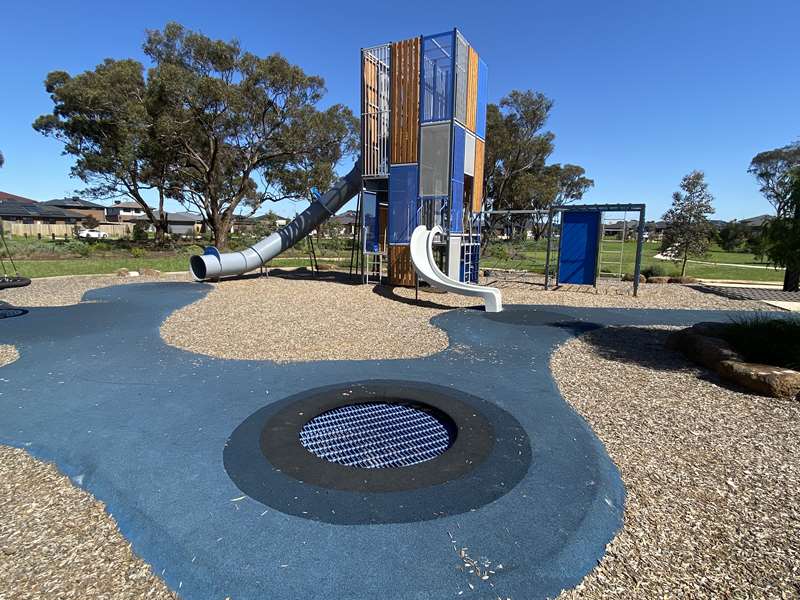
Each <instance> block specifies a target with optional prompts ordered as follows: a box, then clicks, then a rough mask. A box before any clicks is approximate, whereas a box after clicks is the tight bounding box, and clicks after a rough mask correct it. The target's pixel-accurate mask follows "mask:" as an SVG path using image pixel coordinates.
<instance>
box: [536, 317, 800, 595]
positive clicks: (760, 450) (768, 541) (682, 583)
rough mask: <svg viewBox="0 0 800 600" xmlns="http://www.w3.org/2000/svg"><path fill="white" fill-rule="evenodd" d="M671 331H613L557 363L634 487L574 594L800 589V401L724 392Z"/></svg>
mask: <svg viewBox="0 0 800 600" xmlns="http://www.w3.org/2000/svg"><path fill="white" fill-rule="evenodd" d="M665 338H666V331H664V330H663V329H638V328H609V329H603V330H600V331H596V332H593V333H590V334H587V335H585V336H583V337H582V338H579V339H576V340H572V341H570V342H568V343H567V344H565V345H564V346H562V347H561V348H560V349H559V350H558V351H557V352H556V353H555V354H554V356H553V358H552V362H551V365H552V368H553V373H554V375H555V377H556V380H557V382H558V385H559V387H560V389H561V392H562V394H563V395H564V396H565V398H566V399H567V400H568V401H569V402H570V403H571V404H572V405H573V406H574V407H575V409H576V410H577V411H578V412H579V413H580V414H581V415H583V416H584V418H586V420H587V421H588V422H589V424H590V425H591V426H592V428H593V429H594V431H595V432H596V433H597V435H598V436H599V437H600V439H601V440H603V442H604V443H605V444H606V448H607V450H608V452H609V454H610V456H611V458H612V459H613V460H614V462H615V463H616V464H617V465H618V467H619V469H620V472H621V473H622V479H623V480H624V482H625V485H626V487H627V492H628V495H627V502H626V512H625V525H624V528H623V530H622V531H621V532H620V533H619V534H618V535H617V537H616V538H615V539H614V540H613V541H612V542H611V544H610V545H609V547H608V553H607V555H606V556H605V558H603V560H602V561H601V562H600V564H599V566H598V567H597V568H596V569H595V570H594V571H593V572H592V573H591V574H590V575H589V576H587V577H586V578H585V579H584V581H583V583H582V584H581V585H580V586H579V587H578V588H576V589H574V590H572V591H569V592H565V593H564V594H562V598H582V599H583V598H648V599H649V598H667V597H670V598H798V597H800V450H799V449H798V445H799V444H800V404H798V403H795V402H786V401H778V400H775V399H771V398H764V397H760V396H752V395H748V394H745V393H741V392H739V391H733V390H730V389H727V388H725V387H721V386H720V385H719V383H718V382H717V381H716V380H715V379H714V378H713V377H712V376H711V375H710V374H709V373H708V372H707V371H700V370H698V369H697V368H695V367H694V366H692V365H691V364H689V363H688V362H687V361H686V360H685V359H684V358H683V357H682V356H680V355H678V354H675V353H673V352H670V351H668V350H666V349H665V348H664V340H665Z"/></svg>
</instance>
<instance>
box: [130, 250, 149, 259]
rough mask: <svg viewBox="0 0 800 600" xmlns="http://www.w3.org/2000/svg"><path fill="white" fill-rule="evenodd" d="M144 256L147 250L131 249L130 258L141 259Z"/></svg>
mask: <svg viewBox="0 0 800 600" xmlns="http://www.w3.org/2000/svg"><path fill="white" fill-rule="evenodd" d="M145 254H147V250H145V249H144V248H131V256H132V257H133V258H143V257H144V255H145Z"/></svg>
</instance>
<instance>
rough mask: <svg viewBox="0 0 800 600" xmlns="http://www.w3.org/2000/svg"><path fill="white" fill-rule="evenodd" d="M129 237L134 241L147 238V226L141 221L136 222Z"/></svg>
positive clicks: (142, 240) (141, 240)
mask: <svg viewBox="0 0 800 600" xmlns="http://www.w3.org/2000/svg"><path fill="white" fill-rule="evenodd" d="M131 237H132V239H133V241H134V242H144V241H146V240H147V228H146V227H145V226H144V224H143V223H136V224H135V225H134V226H133V232H132V233H131Z"/></svg>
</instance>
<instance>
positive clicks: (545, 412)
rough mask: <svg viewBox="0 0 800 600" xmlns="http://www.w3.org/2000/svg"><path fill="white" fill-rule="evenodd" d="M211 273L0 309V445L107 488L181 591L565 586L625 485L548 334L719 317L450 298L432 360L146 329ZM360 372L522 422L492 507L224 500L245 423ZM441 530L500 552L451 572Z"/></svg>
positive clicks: (268, 593)
mask: <svg viewBox="0 0 800 600" xmlns="http://www.w3.org/2000/svg"><path fill="white" fill-rule="evenodd" d="M208 289H210V288H209V287H208V286H206V285H202V284H190V283H186V284H184V283H160V284H131V285H124V286H118V287H111V288H105V289H100V290H94V291H91V292H89V293H87V294H86V296H85V298H84V302H83V303H81V304H78V305H75V306H68V307H54V308H32V309H30V312H29V313H28V314H27V315H23V316H20V317H15V318H9V319H3V320H1V321H0V342H2V343H11V344H14V345H16V346H17V347H18V349H19V352H20V355H21V356H20V359H19V360H18V361H17V362H15V363H13V364H11V365H8V366H6V367H3V368H2V369H0V442H2V443H5V444H10V445H13V446H17V447H23V448H26V449H27V450H28V451H30V452H31V453H32V454H33V455H34V456H37V457H39V458H42V459H46V460H51V461H53V462H54V463H55V464H56V465H57V466H58V468H59V469H61V470H62V471H63V472H64V473H66V474H67V475H69V476H70V477H71V478H72V479H73V481H74V482H75V483H77V484H78V485H80V486H82V487H84V488H85V489H87V490H89V491H90V492H91V493H92V494H94V495H95V496H96V497H97V498H99V499H100V500H102V501H103V502H105V503H106V505H107V508H108V511H109V512H110V513H112V514H113V515H114V517H115V518H116V520H117V522H118V523H119V527H120V529H121V531H122V533H123V534H124V535H125V536H126V537H127V538H128V539H129V540H130V541H131V542H132V543H133V547H134V550H135V551H136V552H137V553H138V554H139V555H141V556H142V557H143V558H144V559H145V560H146V561H147V562H149V563H150V564H152V566H153V570H154V571H155V572H156V573H163V577H164V578H165V580H166V581H167V583H168V584H169V585H170V587H172V588H173V589H175V590H178V591H179V593H180V595H181V596H182V597H184V598H190V599H195V598H196V599H204V598H217V599H221V598H225V597H226V596H229V597H231V598H233V599H234V600H239V599H250V598H292V599H312V598H322V597H327V598H359V599H362V598H364V599H366V598H370V599H372V598H396V599H427V598H436V599H438V598H456V597H458V598H496V597H498V596H499V597H502V598H507V597H511V598H514V599H520V600H521V599H532V598H545V597H548V596H553V595H556V594H557V593H558V592H559V590H561V589H562V588H568V587H571V586H574V585H575V584H577V583H578V582H579V581H580V579H581V578H582V577H583V576H584V575H585V574H586V573H587V572H588V571H589V570H591V568H592V567H593V566H594V565H595V564H596V563H597V561H598V560H599V559H600V558H601V557H602V555H603V550H604V547H605V545H606V543H608V542H609V541H610V540H611V539H612V537H613V535H614V533H615V532H616V530H617V529H618V528H619V527H620V525H621V519H622V512H623V504H624V488H623V485H622V482H621V480H620V477H619V473H618V472H617V469H616V467H615V466H614V464H613V463H612V462H611V461H610V459H609V458H608V456H607V455H606V453H605V450H604V448H603V446H602V444H601V443H600V442H599V441H598V440H597V438H596V437H595V436H594V434H593V433H592V431H591V430H590V429H589V427H588V426H587V425H586V423H585V422H584V421H583V419H582V418H581V417H579V416H578V415H577V414H576V413H575V412H574V411H573V410H572V409H571V408H570V407H569V406H568V405H567V404H566V403H565V402H564V400H563V399H562V398H561V396H560V395H559V393H558V390H557V388H556V386H555V383H554V381H553V379H552V377H551V374H550V371H549V368H548V361H549V357H550V354H551V352H552V350H553V348H554V347H555V346H557V345H558V344H560V343H562V342H564V341H565V340H567V339H569V338H570V337H571V336H573V335H576V334H579V333H582V332H584V331H587V330H589V329H591V328H594V327H597V326H600V325H607V324H635V325H641V324H649V323H653V324H657V323H660V324H685V323H693V322H696V321H699V320H725V319H727V318H728V316H729V313H724V312H693V311H647V310H637V311H633V310H624V309H576V308H566V307H533V306H531V307H520V306H512V307H510V308H509V309H508V310H507V311H505V312H504V313H501V315H497V316H493V315H488V314H486V313H483V312H481V311H472V310H458V311H451V312H447V313H444V314H442V315H440V316H438V317H436V318H434V319H433V323H434V324H435V325H436V326H438V327H441V328H442V329H444V330H445V331H447V333H448V335H449V336H450V349H448V350H446V351H444V352H441V353H439V354H436V355H434V356H432V357H428V358H423V359H415V360H391V361H326V362H316V363H297V364H289V365H275V364H273V363H270V362H263V361H232V360H219V359H213V358H208V357H204V356H199V355H195V354H191V353H189V352H184V351H182V350H179V349H176V348H172V347H170V346H167V345H166V344H164V343H163V341H162V340H161V338H160V337H159V331H158V329H159V326H160V324H161V323H162V322H163V320H164V319H165V318H166V317H167V316H168V315H169V314H170V313H171V312H172V311H174V310H176V309H178V308H180V307H182V306H185V305H186V304H189V303H191V302H194V301H196V300H198V299H200V298H201V297H202V296H203V295H204V294H205V293H206V292H207V291H208ZM254 304H257V299H254ZM354 309H355V307H354ZM276 318H281V317H280V315H276ZM369 379H399V380H408V381H416V382H430V383H438V384H440V385H445V386H451V387H453V388H456V389H459V390H461V391H464V392H468V393H470V394H473V395H475V396H479V397H482V398H484V399H486V400H489V401H491V402H494V403H496V404H497V405H498V406H499V407H501V408H502V409H504V410H505V411H507V412H509V413H511V414H512V415H513V416H514V417H515V418H516V419H517V420H518V421H519V423H521V424H522V426H523V427H524V428H525V431H526V432H527V434H528V436H529V438H530V443H531V449H532V462H531V466H530V468H529V470H528V472H527V474H526V475H525V477H524V478H523V479H522V481H520V483H519V484H517V485H516V487H514V488H513V489H511V490H508V492H507V493H506V494H505V495H504V496H502V497H500V498H499V499H498V500H496V501H494V502H492V503H490V504H489V505H485V506H483V507H480V508H477V509H475V510H474V511H471V512H466V513H462V514H457V515H451V516H447V517H443V518H438V519H436V518H434V519H431V520H426V521H422V522H413V523H394V524H382V525H347V526H345V525H334V524H330V523H323V522H319V521H315V520H311V519H305V518H301V517H298V516H290V515H287V514H284V513H281V512H278V511H277V510H275V509H273V508H269V507H266V506H264V505H262V504H260V503H259V502H256V501H254V500H252V499H250V498H244V499H242V500H235V501H234V499H237V498H240V497H241V496H242V493H241V492H240V491H239V489H238V488H237V487H236V486H235V485H234V484H233V482H232V481H231V479H230V478H229V477H228V475H227V473H226V471H225V470H224V468H223V462H222V457H223V449H224V447H225V444H226V441H227V439H228V437H229V435H230V434H231V432H232V431H233V430H234V429H235V428H236V427H237V426H238V425H239V424H240V423H241V422H242V421H243V420H245V419H246V418H247V417H248V416H249V415H251V414H252V413H254V412H255V411H257V410H258V409H260V408H262V407H264V406H265V405H267V404H270V403H273V402H276V401H279V400H282V399H284V398H286V397H287V396H289V395H292V394H296V393H298V392H302V391H304V390H308V389H311V388H316V387H319V386H327V385H331V384H336V383H346V382H351V381H363V380H369ZM608 401H609V402H613V401H614V399H613V398H609V399H608ZM453 540H454V541H453ZM454 545H455V547H457V548H462V547H466V548H468V549H469V550H468V553H469V555H470V556H471V557H472V558H476V559H477V558H479V557H485V558H486V559H488V560H490V561H491V562H492V564H493V565H495V566H496V565H498V564H502V568H501V569H496V573H495V574H493V575H492V576H491V577H490V579H489V580H488V581H484V580H481V579H479V578H477V577H476V576H475V575H474V574H469V573H467V572H465V571H463V570H461V569H459V567H460V566H462V565H463V562H462V561H461V559H460V558H459V557H458V555H457V554H456V552H455V550H454ZM470 584H472V586H473V587H474V589H472V588H471V587H470ZM459 592H463V593H462V594H460V595H459Z"/></svg>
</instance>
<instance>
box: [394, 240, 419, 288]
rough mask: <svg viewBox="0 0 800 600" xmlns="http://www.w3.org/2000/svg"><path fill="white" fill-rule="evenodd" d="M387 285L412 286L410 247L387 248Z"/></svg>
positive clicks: (412, 272)
mask: <svg viewBox="0 0 800 600" xmlns="http://www.w3.org/2000/svg"><path fill="white" fill-rule="evenodd" d="M389 283H390V284H391V285H405V286H412V285H414V265H413V263H412V262H411V247H410V246H395V245H390V246H389Z"/></svg>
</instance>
